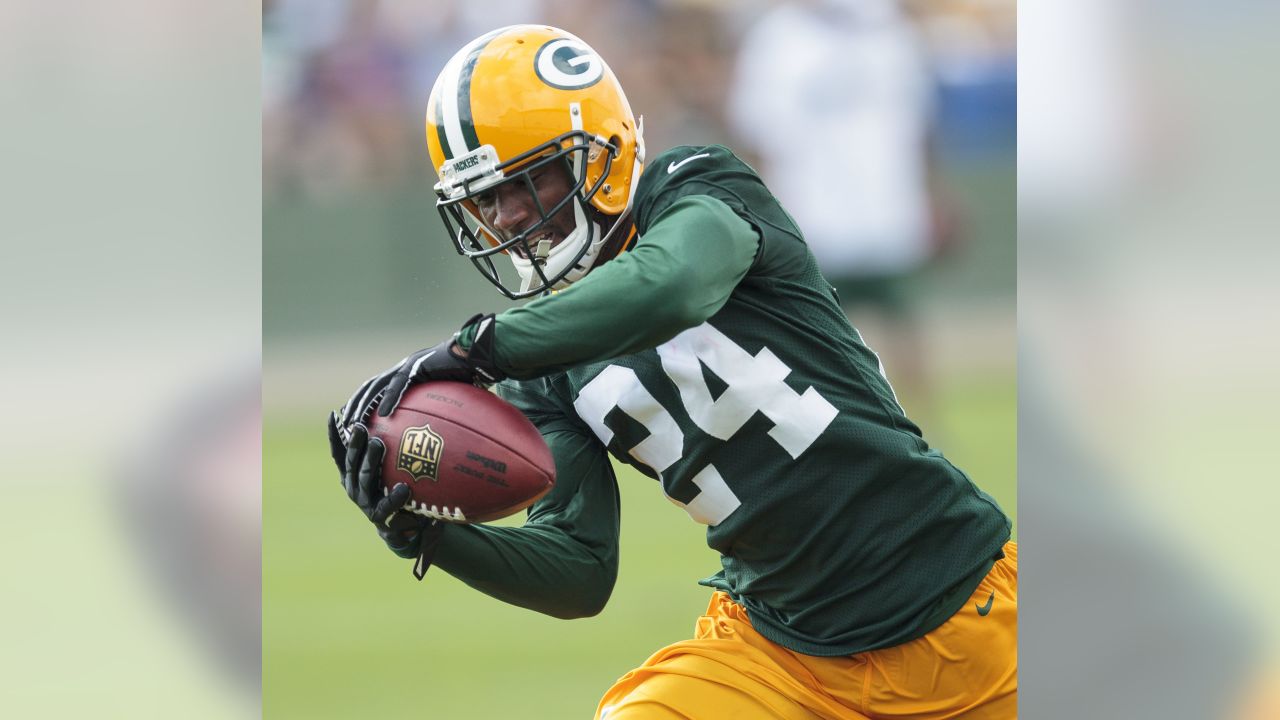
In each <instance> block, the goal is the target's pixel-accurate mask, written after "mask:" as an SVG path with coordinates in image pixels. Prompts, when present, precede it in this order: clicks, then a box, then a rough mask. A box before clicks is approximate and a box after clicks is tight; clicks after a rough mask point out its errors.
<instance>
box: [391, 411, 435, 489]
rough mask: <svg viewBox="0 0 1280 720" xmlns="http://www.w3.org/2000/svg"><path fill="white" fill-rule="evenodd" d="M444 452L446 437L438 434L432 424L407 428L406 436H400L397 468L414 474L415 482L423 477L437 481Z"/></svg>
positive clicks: (405, 430)
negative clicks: (441, 456)
mask: <svg viewBox="0 0 1280 720" xmlns="http://www.w3.org/2000/svg"><path fill="white" fill-rule="evenodd" d="M443 452H444V438H442V437H440V436H439V435H438V434H436V432H435V431H433V430H432V429H431V426H430V425H423V426H422V427H411V428H405V429H404V436H403V437H401V438H400V456H399V457H398V458H396V469H397V470H404V471H405V472H407V473H409V474H410V475H412V476H413V481H414V482H418V481H419V480H422V479H423V478H430V479H431V481H432V482H435V481H436V473H437V472H439V470H440V455H441V453H443Z"/></svg>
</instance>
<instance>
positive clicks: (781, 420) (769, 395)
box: [574, 323, 837, 526]
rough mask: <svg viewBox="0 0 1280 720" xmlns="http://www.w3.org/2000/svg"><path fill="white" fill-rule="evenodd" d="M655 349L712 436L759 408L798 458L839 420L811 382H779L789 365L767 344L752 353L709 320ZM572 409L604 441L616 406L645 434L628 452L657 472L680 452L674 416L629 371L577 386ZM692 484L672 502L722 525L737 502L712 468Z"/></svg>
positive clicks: (609, 371)
mask: <svg viewBox="0 0 1280 720" xmlns="http://www.w3.org/2000/svg"><path fill="white" fill-rule="evenodd" d="M657 352H658V357H659V358H660V360H661V361H662V369H663V371H665V372H666V374H667V376H668V377H670V378H671V381H672V382H673V383H675V386H676V387H677V388H678V389H679V391H680V400H681V402H683V403H684V406H685V410H687V411H688V413H689V417H690V418H691V419H692V420H693V421H694V423H696V424H697V426H698V427H699V428H701V429H702V430H703V432H705V433H707V434H708V435H710V436H712V437H714V438H718V439H720V440H728V439H729V438H731V437H733V435H734V434H735V433H736V432H738V430H739V429H741V428H742V426H743V425H745V424H746V422H747V420H749V419H751V416H752V415H754V414H755V413H756V411H759V412H762V413H764V415H765V416H766V417H768V418H769V419H770V420H772V421H773V429H772V430H770V431H769V437H771V438H773V440H774V441H775V442H777V443H778V445H780V446H781V447H782V449H783V450H785V451H786V452H787V453H788V454H789V455H791V457H793V458H798V457H800V454H801V453H803V452H804V451H805V450H806V449H808V447H809V446H810V445H812V444H813V441H814V440H816V439H817V438H818V436H819V435H821V434H822V431H824V430H826V429H827V426H828V425H830V424H831V421H832V420H834V419H835V417H836V412H837V411H836V408H835V406H834V405H832V404H831V403H829V402H827V400H826V399H825V398H823V397H822V396H821V395H819V394H818V391H817V390H815V389H813V388H812V387H810V388H808V389H806V390H805V391H804V392H803V393H797V392H796V391H795V390H792V389H791V387H790V386H788V385H787V384H786V383H785V382H783V380H784V378H786V377H787V375H790V374H791V368H789V367H787V366H786V365H785V364H783V362H782V361H781V360H779V359H778V357H777V356H776V355H774V354H773V352H772V351H770V350H769V348H763V349H761V350H760V352H758V353H756V354H755V355H752V354H750V353H748V352H747V351H746V350H744V349H743V348H742V347H740V346H739V345H738V344H737V343H735V342H734V341H733V340H731V339H729V337H728V336H726V335H725V334H724V333H722V332H720V331H719V330H716V329H715V328H714V327H712V326H711V325H709V324H707V323H703V324H702V325H699V326H697V327H694V328H690V329H688V330H686V331H684V332H682V333H680V334H679V335H677V336H675V337H674V338H672V339H671V340H669V341H667V342H665V343H663V344H662V345H659V346H658V347H657ZM701 364H705V365H706V366H707V367H708V368H710V369H711V371H712V372H713V373H715V374H716V376H717V377H719V378H720V379H721V380H723V381H724V383H725V384H726V385H727V386H728V388H727V389H726V390H725V391H724V392H723V393H721V394H720V397H718V398H715V399H712V397H711V389H710V388H708V387H707V384H706V381H705V380H704V378H703V376H702V367H701ZM574 407H575V409H576V410H577V411H578V415H579V416H580V417H581V418H582V419H583V421H584V422H586V423H587V425H588V426H590V427H591V430H592V431H593V432H594V433H595V434H596V437H598V438H600V441H601V442H603V443H604V444H606V445H608V444H609V442H610V441H611V440H612V439H613V435H614V433H613V431H612V430H610V429H609V428H608V426H606V425H605V423H604V419H605V416H607V415H608V414H609V413H610V412H612V411H613V409H614V408H615V407H616V408H619V409H621V410H622V411H623V412H625V413H626V414H627V415H629V416H631V417H632V418H633V419H635V420H636V422H639V423H640V424H641V425H643V426H644V427H645V429H647V430H648V431H649V436H648V437H647V438H645V439H644V440H642V441H641V442H640V443H638V444H637V445H636V446H635V447H633V448H631V449H630V450H629V451H628V452H630V453H631V456H632V457H634V458H635V459H636V460H639V461H640V462H642V463H644V464H645V465H648V466H649V467H650V468H653V470H654V471H655V472H657V473H658V474H659V476H661V474H662V473H663V472H664V471H666V470H667V468H669V467H671V466H672V465H674V464H675V463H676V462H678V461H679V460H680V459H681V458H682V457H683V456H684V434H683V433H682V432H681V431H680V428H679V426H678V425H677V424H676V421H675V419H674V418H672V417H671V413H669V412H668V411H667V410H666V408H664V407H662V406H661V405H660V404H658V401H657V400H655V399H654V397H653V395H651V394H650V393H649V391H648V390H646V389H645V388H644V386H643V385H641V384H640V378H638V377H637V376H636V373H635V371H634V370H632V369H631V368H627V367H622V366H619V365H610V366H608V367H606V368H605V369H604V370H603V371H601V373H600V374H599V375H597V376H596V377H595V378H593V379H592V380H591V382H589V383H587V385H586V386H585V387H583V388H582V392H580V393H579V394H578V399H577V401H575V402H574ZM693 483H694V485H696V486H697V487H698V490H699V492H698V495H697V496H696V497H694V498H693V500H691V501H690V502H689V503H688V504H685V503H681V502H679V501H677V500H675V499H671V501H672V502H674V503H676V504H677V505H680V506H681V507H683V508H684V509H685V511H687V512H688V513H689V516H690V517H692V518H693V519H694V520H696V521H698V522H700V523H703V524H704V525H711V526H715V525H718V524H720V523H721V522H723V521H724V519H725V518H727V517H729V515H730V514H732V513H733V511H734V510H737V509H738V507H739V506H740V505H741V504H742V502H741V501H740V500H739V499H738V497H737V496H736V495H734V494H733V491H732V490H730V489H729V486H728V485H727V484H725V481H724V478H723V477H721V475H720V473H719V472H718V471H717V470H716V469H715V467H714V466H713V465H710V464H708V465H707V466H706V467H704V468H702V469H701V470H699V471H698V472H697V473H696V474H695V475H694V476H693Z"/></svg>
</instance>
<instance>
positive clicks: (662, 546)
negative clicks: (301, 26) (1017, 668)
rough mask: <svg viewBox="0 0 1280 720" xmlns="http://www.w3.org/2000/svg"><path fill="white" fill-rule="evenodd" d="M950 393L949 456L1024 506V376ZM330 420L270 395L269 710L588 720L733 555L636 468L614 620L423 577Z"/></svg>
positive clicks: (624, 487)
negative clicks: (571, 616) (348, 469)
mask: <svg viewBox="0 0 1280 720" xmlns="http://www.w3.org/2000/svg"><path fill="white" fill-rule="evenodd" d="M938 389H939V392H940V397H939V399H938V403H937V405H938V408H939V414H938V417H937V418H936V419H935V422H936V423H937V425H938V428H937V429H938V432H937V435H938V437H942V438H945V440H944V441H943V442H941V443H939V444H940V446H941V447H942V449H943V451H944V452H946V453H947V455H948V456H949V457H951V458H952V459H953V460H954V461H955V462H956V463H957V464H958V465H959V466H960V467H962V468H964V469H965V470H966V471H967V472H969V474H970V475H971V476H972V477H973V478H974V479H975V480H976V481H977V482H978V483H979V484H980V485H981V486H982V487H983V488H984V489H986V490H987V491H988V492H990V493H992V494H993V495H994V496H995V497H996V498H997V499H998V500H999V501H1000V503H1001V504H1002V505H1003V506H1004V508H1005V510H1006V511H1007V512H1009V513H1010V514H1013V513H1015V511H1016V479H1015V478H1016V475H1015V473H1016V455H1015V448H1016V442H1015V437H1016V436H1015V433H1016V407H1017V405H1016V388H1015V381H1014V376H1013V374H1012V373H991V374H978V375H975V376H972V377H964V378H952V379H950V380H948V381H947V382H944V383H942V384H941V385H940V387H939V388H938ZM268 391H269V388H268ZM268 397H270V395H268ZM322 425H323V422H322V415H321V413H314V414H311V413H307V414H306V415H305V416H298V415H297V414H294V413H289V412H285V411H279V412H272V410H271V405H270V402H268V405H267V417H266V424H265V428H264V435H263V502H264V505H263V578H264V582H263V606H262V613H263V678H262V682H263V713H264V715H265V716H267V717H280V718H285V717H307V718H344V719H346V718H351V717H389V718H401V717H433V718H495V717H520V718H531V719H533V718H557V719H559V718H570V717H587V716H588V715H589V714H590V713H591V712H592V711H593V710H594V708H595V705H596V702H597V701H598V699H599V697H600V695H601V694H602V693H603V692H604V690H605V689H606V688H608V687H609V685H610V684H611V683H612V682H613V680H614V679H615V678H617V677H618V676H620V675H622V674H623V673H625V672H626V671H627V670H629V669H631V668H632V667H633V666H635V665H637V664H639V663H640V662H642V661H643V660H644V659H645V658H646V657H647V656H648V655H649V654H650V653H651V652H653V651H654V650H657V649H658V648H660V647H662V646H663V645H666V644H669V643H671V642H674V641H676V640H680V639H683V638H686V637H689V636H690V634H691V633H692V631H693V625H694V621H695V619H696V618H697V616H698V615H700V614H701V612H702V610H703V609H704V608H705V607H706V602H707V598H708V597H709V594H710V590H708V589H707V588H703V587H701V586H699V585H698V584H697V580H698V579H699V578H702V577H705V576H707V575H710V574H711V573H713V572H715V571H716V570H717V569H718V567H719V564H718V561H717V558H716V555H715V553H714V552H712V551H711V550H710V549H708V548H707V547H706V545H705V542H704V539H703V529H702V528H701V526H699V525H696V524H694V523H693V522H692V521H690V520H689V518H688V516H687V515H685V513H684V512H682V511H681V510H680V509H678V508H677V507H675V506H673V505H672V504H670V503H669V502H668V501H666V500H665V499H664V498H663V496H662V493H661V491H660V490H659V489H658V487H657V486H656V483H654V482H653V481H651V480H649V479H647V478H644V477H643V476H641V475H638V474H636V473H634V472H631V471H629V470H623V471H621V472H620V473H619V482H620V484H621V491H622V507H623V515H622V520H623V522H622V564H621V570H620V573H619V578H618V584H617V587H616V588H615V589H614V593H613V598H612V599H611V600H610V602H609V605H608V607H607V608H606V609H605V611H604V612H603V613H602V614H601V615H599V616H598V617H594V618H590V619H585V620H574V621H562V620H555V619H552V618H548V617H544V616H541V615H538V614H536V613H533V612H530V611H527V610H522V609H519V608H515V607H511V606H508V605H504V604H503V603H500V602H498V601H496V600H492V599H490V598H488V597H487V596H485V595H482V594H480V593H478V592H476V591H473V590H471V589H470V588H468V587H466V586H465V585H463V584H462V583H460V582H458V581H456V580H454V579H453V578H451V577H449V576H448V575H446V574H444V573H442V572H439V571H432V572H430V573H429V574H428V575H427V578H426V579H425V580H424V581H423V582H421V583H419V582H417V581H415V580H414V579H413V576H412V575H411V573H410V565H411V563H410V562H409V561H406V560H401V559H399V558H396V557H395V556H394V555H392V554H391V553H390V552H388V551H387V550H386V549H385V548H384V547H383V546H382V543H381V541H380V540H378V538H377V536H376V535H375V534H374V533H373V532H372V530H371V529H370V528H369V527H368V526H367V523H366V521H365V520H364V518H363V516H361V515H360V514H359V512H358V511H357V510H356V508H355V507H353V506H352V505H351V503H350V502H349V501H348V500H347V498H346V496H345V494H344V493H343V492H342V490H341V489H340V487H339V485H338V482H337V475H336V472H335V470H334V468H333V465H332V462H331V461H330V460H329V457H328V449H327V444H326V440H325V436H324V431H323V427H322Z"/></svg>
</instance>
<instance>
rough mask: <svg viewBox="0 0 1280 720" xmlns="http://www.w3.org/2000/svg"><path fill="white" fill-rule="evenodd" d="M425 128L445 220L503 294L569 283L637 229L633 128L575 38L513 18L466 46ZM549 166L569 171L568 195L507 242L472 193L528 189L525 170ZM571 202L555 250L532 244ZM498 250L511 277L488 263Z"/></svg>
mask: <svg viewBox="0 0 1280 720" xmlns="http://www.w3.org/2000/svg"><path fill="white" fill-rule="evenodd" d="M426 131H427V148H428V150H429V151H430V153H431V162H432V164H433V165H434V166H435V168H436V172H437V173H438V175H439V177H440V182H438V183H436V186H435V190H436V196H437V203H436V205H437V207H438V209H439V210H440V216H441V218H443V220H444V223H445V227H446V229H447V230H448V232H449V235H450V237H451V239H452V240H453V242H454V244H455V246H456V247H457V250H458V252H459V253H461V254H463V255H465V256H467V257H468V258H470V259H471V261H472V262H473V263H475V265H476V267H477V268H478V269H479V270H480V272H481V274H483V275H484V276H485V277H486V278H488V279H489V280H490V282H492V283H493V284H494V285H496V286H497V287H498V289H499V290H500V291H502V293H503V294H504V295H506V296H507V297H510V298H523V297H529V296H532V295H536V294H538V293H542V292H545V291H548V290H552V289H558V288H562V287H564V286H566V285H568V284H569V283H572V282H575V281H576V280H579V279H581V278H582V277H583V276H585V275H586V274H587V273H588V272H590V271H591V269H592V268H593V267H595V266H596V265H597V264H598V263H600V262H603V261H604V260H607V259H609V258H608V257H604V255H605V254H609V255H610V257H612V256H613V255H615V254H616V253H617V252H618V251H619V250H620V249H621V247H622V245H623V244H624V243H625V242H629V241H630V240H631V237H632V236H633V235H634V227H633V224H632V223H631V222H628V221H625V220H624V218H625V217H626V216H627V213H628V211H629V210H630V209H631V202H632V199H633V198H634V196H635V190H636V184H637V183H638V182H639V180H640V172H641V170H642V168H643V163H644V143H643V140H642V139H641V129H640V127H639V125H638V124H637V122H636V119H635V117H634V116H633V115H632V113H631V105H630V104H629V103H628V102H627V97H626V95H625V94H623V92H622V87H621V86H620V85H619V84H618V80H617V78H616V77H614V75H613V71H611V70H610V69H609V66H608V65H606V64H605V62H604V60H603V59H602V58H601V57H600V56H599V55H598V54H597V53H596V52H595V51H594V50H592V49H591V48H590V47H589V46H588V45H587V44H586V43H584V42H583V41H582V40H580V39H578V38H577V37H575V36H573V35H572V34H570V33H568V32H565V31H564V30H559V29H557V28H553V27H548V26H546V25H512V26H510V27H504V28H500V29H498V30H494V31H492V32H490V33H487V34H485V35H482V36H480V37H478V38H476V39H475V40H472V41H471V42H469V43H467V45H466V46H465V47H463V48H462V49H461V50H459V51H458V53H457V54H456V55H454V56H453V58H452V59H451V60H450V61H449V62H448V64H447V65H445V68H444V70H443V71H442V72H441V73H440V77H439V78H437V79H436V84H435V87H434V88H433V89H432V91H431V99H430V100H429V101H428V102H427V118H426ZM549 163H560V164H562V165H563V166H565V167H566V169H567V170H568V172H569V173H570V177H571V180H572V182H571V185H572V190H571V191H570V192H569V194H568V195H567V196H565V197H564V198H563V199H561V200H560V201H559V202H557V203H555V204H554V205H553V206H552V207H550V208H547V207H544V206H543V204H542V203H541V202H537V203H536V204H537V211H538V212H539V213H540V214H541V219H540V220H538V221H537V222H535V223H534V224H533V226H531V227H529V228H522V229H521V231H520V232H519V233H517V234H516V235H515V236H514V237H507V238H504V237H503V233H499V232H498V231H496V230H495V229H494V228H493V227H490V226H489V225H488V224H487V223H486V222H485V221H484V220H483V219H482V217H481V213H480V212H479V210H478V209H477V206H476V203H475V197H476V196H477V195H480V194H481V193H484V192H487V191H494V190H495V188H497V187H498V186H499V185H501V184H503V183H513V182H514V183H523V184H524V185H525V186H526V187H527V189H528V191H529V192H530V193H534V187H533V182H532V179H531V173H533V172H534V171H535V170H538V169H539V168H543V167H545V166H546V165H548V164H549ZM534 196H535V199H536V197H537V195H536V193H534ZM570 204H571V205H572V207H573V214H574V223H575V225H574V227H575V229H574V230H573V232H571V233H569V235H568V236H567V237H565V238H564V239H563V240H562V241H561V242H559V243H558V244H555V245H554V246H551V243H550V242H548V241H547V240H546V239H545V238H546V237H547V236H546V235H545V234H542V237H543V238H544V239H543V240H542V241H541V242H539V243H531V242H530V239H531V238H536V237H538V236H539V234H540V233H539V229H540V228H543V226H545V225H547V223H548V222H549V221H550V220H551V219H552V218H553V217H554V216H556V215H557V214H558V213H560V212H561V211H564V210H565V208H567V207H569V206H570ZM610 241H613V242H610ZM606 248H607V249H606ZM512 249H514V250H515V251H516V252H509V251H510V250H512ZM498 254H505V255H506V256H507V257H508V258H509V259H510V260H511V262H512V264H513V268H514V270H515V277H514V278H513V277H512V276H511V272H510V270H507V269H506V268H505V267H503V269H502V270H501V271H500V270H499V268H498V266H497V265H495V264H494V261H493V260H494V256H496V255H498ZM517 280H518V283H519V284H518V287H514V288H513V287H512V285H514V284H515V281H517Z"/></svg>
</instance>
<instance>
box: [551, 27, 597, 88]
mask: <svg viewBox="0 0 1280 720" xmlns="http://www.w3.org/2000/svg"><path fill="white" fill-rule="evenodd" d="M533 69H534V72H536V73H537V74H538V78H539V79H541V80H542V82H544V83H546V84H548V85H550V86H551V87H554V88H560V89H561V90H578V89H581V88H584V87H590V86H592V85H595V84H596V83H597V82H599V81H600V78H602V77H604V61H603V60H601V59H600V56H599V55H596V54H595V52H594V51H592V50H591V48H589V47H587V46H586V45H584V44H583V43H581V42H578V41H576V40H570V39H568V38H558V39H556V40H552V41H550V42H548V43H547V44H546V45H543V46H542V47H540V48H538V54H537V56H536V57H535V58H534V60H533Z"/></svg>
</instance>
